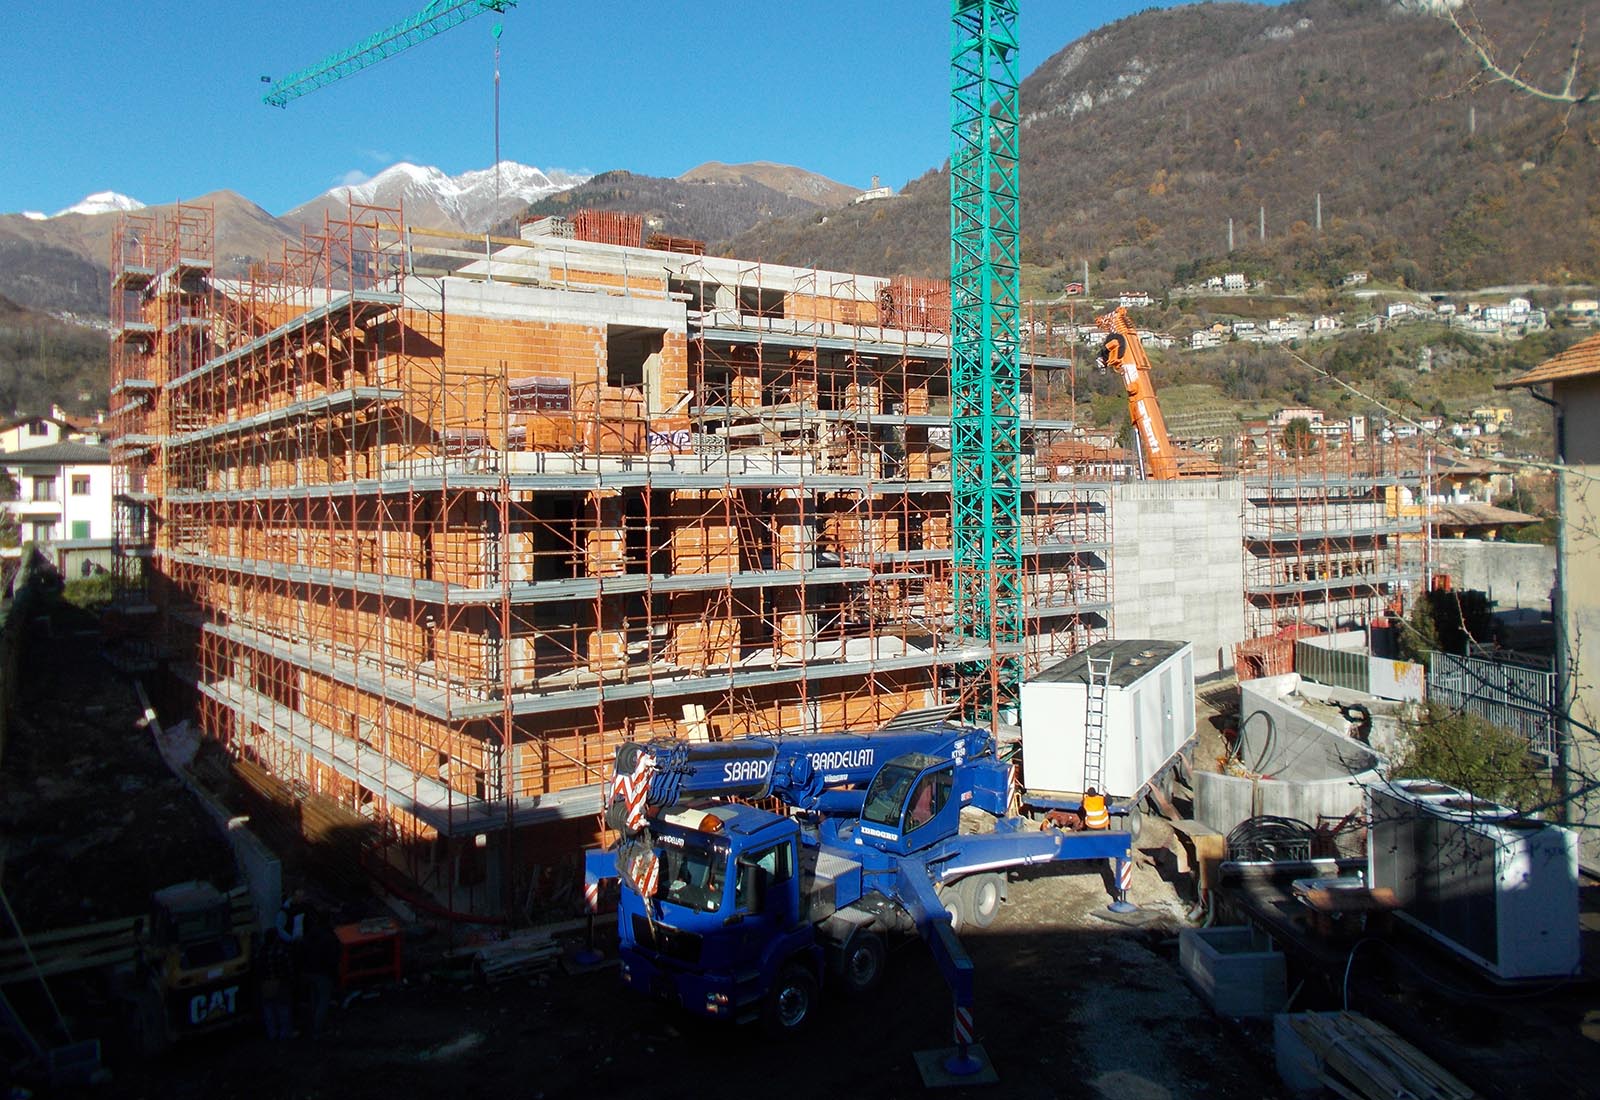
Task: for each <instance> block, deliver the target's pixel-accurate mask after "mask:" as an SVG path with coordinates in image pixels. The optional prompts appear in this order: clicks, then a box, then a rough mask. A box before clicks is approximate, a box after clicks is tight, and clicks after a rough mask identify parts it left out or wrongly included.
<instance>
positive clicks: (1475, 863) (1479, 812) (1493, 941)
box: [1367, 779, 1580, 980]
mask: <svg viewBox="0 0 1600 1100" xmlns="http://www.w3.org/2000/svg"><path fill="white" fill-rule="evenodd" d="M1367 812H1368V815H1369V817H1370V819H1371V822H1372V833H1371V836H1370V838H1369V840H1368V842H1367V881H1369V882H1370V883H1371V884H1372V885H1373V886H1374V887H1381V886H1387V887H1389V888H1390V889H1392V890H1393V891H1394V892H1395V897H1396V898H1397V899H1398V900H1399V902H1400V910H1399V916H1400V918H1401V919H1402V920H1404V921H1406V922H1407V923H1408V924H1411V925H1413V926H1414V927H1416V928H1418V929H1419V930H1421V931H1422V932H1424V933H1426V934H1427V935H1429V936H1431V937H1433V938H1434V939H1436V940H1438V941H1439V942H1440V943H1443V944H1445V945H1447V946H1448V947H1450V948H1451V949H1452V950H1454V951H1455V952H1456V953H1457V954H1459V955H1460V956H1461V957H1463V958H1464V959H1466V960H1468V961H1469V962H1472V963H1474V964H1476V965H1477V966H1479V967H1481V968H1483V969H1484V970H1486V971H1488V972H1489V973H1490V974H1493V975H1495V976H1496V977H1498V978H1503V979H1507V980H1514V979H1521V978H1554V977H1562V976H1565V975H1568V974H1573V973H1576V972H1577V970H1578V965H1579V960H1580V956H1579V943H1578V841H1577V836H1576V834H1574V833H1573V832H1572V830H1570V829H1563V828H1561V827H1560V826H1557V825H1551V824H1548V823H1545V822H1538V821H1526V820H1518V819H1516V818H1515V817H1514V816H1513V811H1511V810H1510V809H1508V808H1506V807H1504V806H1500V805H1497V804H1495V803H1493V802H1488V801H1485V800H1483V799H1478V798H1474V797H1473V796H1472V795H1470V794H1467V793H1465V792H1463V791H1459V790H1456V789H1455V788H1454V787H1450V786H1447V785H1445V784H1443V783H1437V782H1434V781H1433V780H1429V779H1396V780H1391V781H1389V782H1387V783H1377V784H1374V785H1373V786H1371V787H1369V788H1368V790H1367Z"/></svg>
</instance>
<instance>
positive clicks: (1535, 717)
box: [1428, 653, 1559, 759]
mask: <svg viewBox="0 0 1600 1100" xmlns="http://www.w3.org/2000/svg"><path fill="white" fill-rule="evenodd" d="M1428 698H1429V699H1430V700H1432V701H1433V702H1436V703H1439V704H1442V705H1443V706H1447V707H1450V708H1452V709H1457V710H1462V711H1465V712H1466V713H1468V714H1476V715H1478V716H1479V717H1480V718H1485V719H1487V720H1488V721H1490V722H1493V723H1494V724H1495V725H1497V726H1500V727H1501V728H1502V729H1508V730H1511V731H1513V732H1515V733H1520V734H1521V735H1522V736H1524V737H1526V738H1527V739H1528V747H1529V748H1531V749H1532V750H1533V751H1534V752H1538V753H1543V754H1544V755H1545V756H1547V757H1549V758H1551V759H1554V758H1555V756H1556V745H1557V737H1558V730H1557V721H1558V717H1557V716H1558V713H1559V696H1558V695H1557V690H1556V676H1555V673H1553V672H1545V671H1543V670H1541V669H1536V668H1527V667H1525V666H1523V665H1511V664H1502V663H1501V662H1499V661H1487V660H1483V659H1482V658H1478V657H1457V656H1455V655H1453V654H1449V653H1434V654H1433V656H1432V659H1431V660H1430V661H1429V662H1428Z"/></svg>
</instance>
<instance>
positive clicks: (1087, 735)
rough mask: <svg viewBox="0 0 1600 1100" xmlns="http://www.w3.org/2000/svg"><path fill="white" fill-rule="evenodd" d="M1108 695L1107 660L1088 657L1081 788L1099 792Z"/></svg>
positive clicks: (1109, 682)
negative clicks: (1087, 696) (1087, 699)
mask: <svg viewBox="0 0 1600 1100" xmlns="http://www.w3.org/2000/svg"><path fill="white" fill-rule="evenodd" d="M1110 693H1111V658H1110V657H1090V658H1089V702H1088V708H1089V709H1088V716H1087V719H1086V720H1085V722H1084V724H1083V789H1084V792H1085V793H1087V792H1088V791H1090V790H1096V791H1100V793H1101V794H1104V793H1105V791H1103V790H1101V789H1100V785H1101V783H1102V782H1104V777H1103V776H1102V775H1101V767H1102V765H1103V764H1104V762H1105V738H1106V696H1108V695H1109V694H1110Z"/></svg>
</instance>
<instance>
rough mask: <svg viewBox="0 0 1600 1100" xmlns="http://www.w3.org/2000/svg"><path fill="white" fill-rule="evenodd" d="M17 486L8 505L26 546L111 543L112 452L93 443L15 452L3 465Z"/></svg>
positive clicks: (59, 445)
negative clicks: (34, 543)
mask: <svg viewBox="0 0 1600 1100" xmlns="http://www.w3.org/2000/svg"><path fill="white" fill-rule="evenodd" d="M0 465H3V466H4V468H5V470H6V472H7V473H8V474H9V475H10V476H11V479H12V481H13V482H14V483H15V484H16V499H14V500H9V501H6V502H5V508H6V511H8V512H10V513H11V514H12V515H13V516H14V517H16V520H17V522H18V524H19V526H20V537H21V539H22V540H23V541H24V542H37V543H61V542H75V543H76V542H89V541H96V542H103V543H105V544H106V545H107V546H109V540H110V539H111V534H112V531H111V525H112V510H111V452H110V451H109V450H107V449H106V448H105V447H100V446H96V445H94V444H90V443H54V444H49V445H47V446H43V447H30V448H27V449H25V450H20V451H14V452H11V453H9V454H6V455H4V456H3V460H0Z"/></svg>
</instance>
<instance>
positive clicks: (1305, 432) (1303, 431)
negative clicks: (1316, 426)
mask: <svg viewBox="0 0 1600 1100" xmlns="http://www.w3.org/2000/svg"><path fill="white" fill-rule="evenodd" d="M1316 444H1317V436H1316V433H1315V432H1313V431H1312V430H1311V421H1310V420H1307V419H1306V418H1305V417H1303V416H1297V417H1295V418H1294V419H1293V420H1291V421H1289V423H1288V424H1286V425H1284V428H1283V449H1284V452H1285V453H1286V454H1289V455H1308V454H1310V453H1311V452H1312V450H1313V449H1314V448H1315V447H1316Z"/></svg>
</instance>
